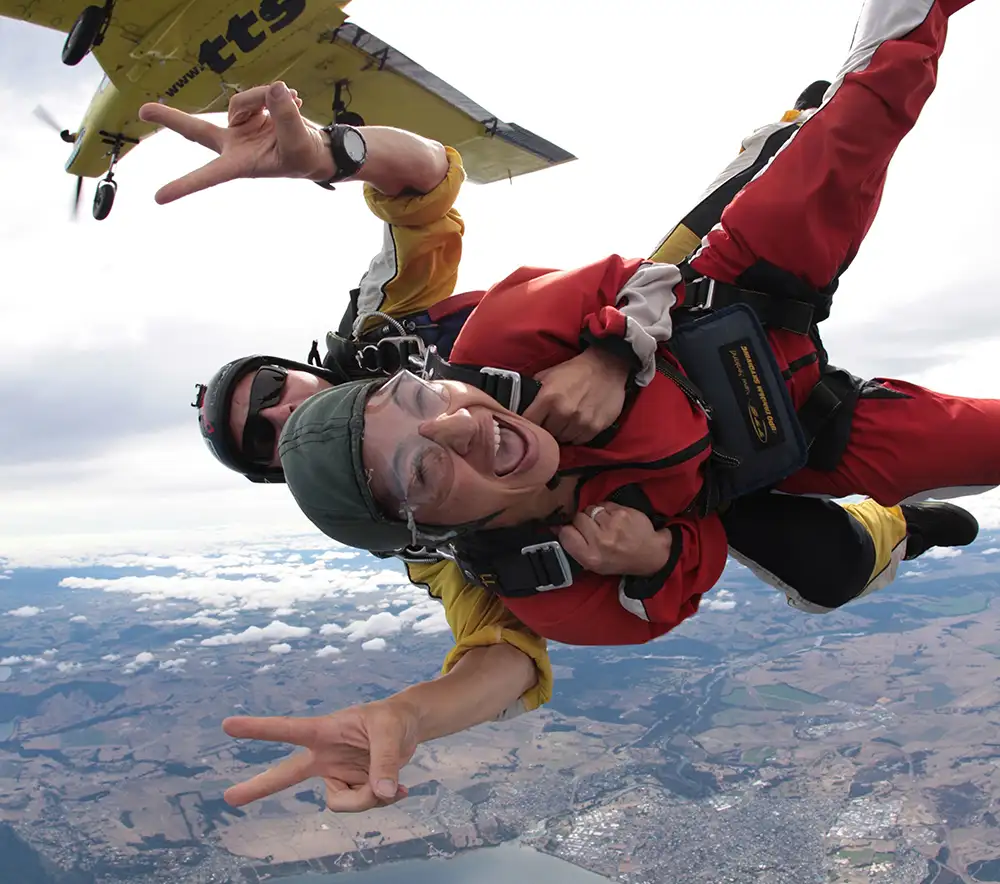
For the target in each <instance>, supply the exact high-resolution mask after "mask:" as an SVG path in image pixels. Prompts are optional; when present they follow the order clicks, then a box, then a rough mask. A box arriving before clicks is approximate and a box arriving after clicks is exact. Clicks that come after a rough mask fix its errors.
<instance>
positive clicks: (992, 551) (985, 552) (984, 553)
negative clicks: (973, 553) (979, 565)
mask: <svg viewBox="0 0 1000 884" xmlns="http://www.w3.org/2000/svg"><path fill="white" fill-rule="evenodd" d="M997 553H1000V547H997V546H991V547H990V548H989V549H984V550H983V551H982V552H981V553H980V555H981V556H995V555H996V554H997Z"/></svg>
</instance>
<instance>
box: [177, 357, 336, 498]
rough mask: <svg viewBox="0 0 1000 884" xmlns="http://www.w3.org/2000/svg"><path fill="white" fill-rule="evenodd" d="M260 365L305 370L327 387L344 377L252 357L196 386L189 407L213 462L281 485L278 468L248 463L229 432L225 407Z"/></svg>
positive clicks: (288, 361)
mask: <svg viewBox="0 0 1000 884" xmlns="http://www.w3.org/2000/svg"><path fill="white" fill-rule="evenodd" d="M263 365H276V366H278V367H280V368H288V369H292V370H294V371H307V372H309V373H310V374H314V375H316V376H317V377H321V378H322V379H323V380H325V381H328V382H329V383H331V384H342V383H343V382H344V381H345V380H347V378H346V376H345V374H344V373H343V372H341V371H336V370H331V369H328V368H324V367H322V366H318V365H308V364H306V363H304V362H294V361H293V360H291V359H282V358H280V357H278V356H260V355H255V356H244V357H243V358H242V359H234V360H233V361H232V362H227V363H226V364H225V365H223V366H222V368H220V369H219V370H218V371H217V372H216V373H215V376H214V377H213V378H212V379H211V380H210V381H209V382H208V383H207V384H198V385H197V390H198V393H197V397H196V398H195V401H194V402H192V403H191V404H192V405H193V406H195V407H196V408H197V409H198V426H199V427H200V429H201V435H202V438H203V439H204V440H205V444H206V445H207V446H208V450H209V451H211V452H212V454H213V455H215V458H216V460H218V461H219V463H221V464H224V465H225V466H227V467H229V469H231V470H235V471H236V472H237V473H242V474H243V475H244V476H246V477H247V478H248V479H249V480H250V481H251V482H284V481H285V474H284V473H283V472H282V470H281V467H280V466H261V465H260V464H255V463H251V462H250V461H248V460H247V459H246V458H245V457H244V456H243V452H242V451H241V450H240V446H239V444H238V440H236V439H234V438H233V434H232V432H231V431H230V429H229V404H230V402H231V401H232V398H233V390H234V389H235V387H236V385H237V384H238V383H239V381H240V380H241V379H242V378H243V377H245V376H246V375H247V374H248V373H249V372H251V371H256V370H257V369H258V368H260V367H261V366H263Z"/></svg>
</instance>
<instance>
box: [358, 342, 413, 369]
mask: <svg viewBox="0 0 1000 884" xmlns="http://www.w3.org/2000/svg"><path fill="white" fill-rule="evenodd" d="M425 349H426V348H425V347H424V342H423V341H422V340H421V339H420V338H419V337H417V336H416V335H401V336H393V337H385V338H381V339H380V340H378V341H377V342H376V343H374V344H366V345H365V346H364V347H359V348H358V352H357V355H356V356H355V359H356V360H357V363H358V367H359V368H360V369H361V370H362V371H364V372H367V373H368V374H377V373H379V372H383V373H385V374H389V375H392V374H395V373H396V372H397V371H399V370H400V369H401V368H409V366H410V364H411V360H412V359H413V358H414V357H416V358H420V357H421V356H423V353H424V350H425Z"/></svg>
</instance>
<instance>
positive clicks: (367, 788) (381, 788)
mask: <svg viewBox="0 0 1000 884" xmlns="http://www.w3.org/2000/svg"><path fill="white" fill-rule="evenodd" d="M222 729H223V730H224V731H225V732H226V733H227V734H229V736H231V737H237V738H249V739H254V740H271V741H274V742H280V743H292V744H293V745H296V746H301V747H303V749H305V751H304V752H299V753H297V754H295V755H292V756H291V757H289V758H286V759H284V760H283V761H279V762H278V763H277V764H276V765H274V766H273V767H271V768H269V769H268V770H266V771H264V772H263V773H261V774H258V775H257V776H255V777H253V778H251V779H249V780H247V781H245V782H243V783H239V784H238V785H236V786H233V787H231V788H229V789H227V790H226V792H225V795H224V796H223V797H224V798H225V799H226V801H227V802H228V803H229V804H231V805H233V806H234V807H240V806H242V805H244V804H249V803H250V802H252V801H257V800H259V799H261V798H265V797H267V796H268V795H273V794H275V793H276V792H281V791H282V790H284V789H287V788H289V787H290V786H297V785H298V784H299V783H302V782H304V781H306V780H308V779H311V778H313V777H320V778H322V780H323V781H324V783H326V804H327V807H328V808H329V809H330V810H334V811H339V812H342V813H359V812H361V811H365V810H371V809H372V808H373V807H380V806H385V805H389V804H394V803H395V802H397V801H399V800H401V799H402V798H405V797H406V794H407V792H406V787H405V786H401V785H399V771H400V769H401V768H402V767H403V766H404V765H406V763H407V762H408V761H409V760H410V758H412V757H413V753H414V751H415V750H416V748H417V741H418V736H417V735H418V716H417V712H416V710H415V709H414V708H413V707H411V706H410V705H409V704H407V703H405V702H399V701H398V700H395V699H393V698H389V699H387V700H380V701H377V702H374V703H366V704H364V705H362V706H352V707H350V708H348V709H343V710H341V711H339V712H335V713H333V714H332V715H326V716H322V717H318V718H285V717H277V716H276V717H274V718H251V717H243V716H239V717H234V718H227V719H226V720H225V721H223V722H222Z"/></svg>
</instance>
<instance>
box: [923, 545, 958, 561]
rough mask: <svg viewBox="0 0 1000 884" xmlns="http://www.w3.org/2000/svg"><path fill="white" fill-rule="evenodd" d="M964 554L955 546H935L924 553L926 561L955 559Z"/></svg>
mask: <svg viewBox="0 0 1000 884" xmlns="http://www.w3.org/2000/svg"><path fill="white" fill-rule="evenodd" d="M961 554H962V550H961V549H956V548H955V547H953V546H935V547H932V548H931V549H929V550H927V552H925V553H924V558H925V559H955V558H958V557H959V556H960V555H961Z"/></svg>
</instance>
